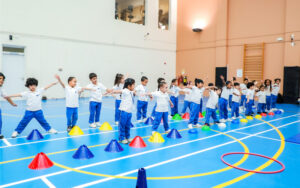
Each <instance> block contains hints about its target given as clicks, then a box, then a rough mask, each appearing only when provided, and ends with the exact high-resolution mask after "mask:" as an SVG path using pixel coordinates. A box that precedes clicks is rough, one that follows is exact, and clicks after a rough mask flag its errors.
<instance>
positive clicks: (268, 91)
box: [265, 86, 271, 96]
mask: <svg viewBox="0 0 300 188" xmlns="http://www.w3.org/2000/svg"><path fill="white" fill-rule="evenodd" d="M265 92H266V96H271V89H270V86H266V87H265Z"/></svg>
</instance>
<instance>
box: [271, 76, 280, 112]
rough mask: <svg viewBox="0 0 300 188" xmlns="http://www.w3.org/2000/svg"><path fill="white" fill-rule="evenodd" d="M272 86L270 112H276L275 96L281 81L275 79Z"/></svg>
mask: <svg viewBox="0 0 300 188" xmlns="http://www.w3.org/2000/svg"><path fill="white" fill-rule="evenodd" d="M274 82H275V83H274V84H273V86H272V92H271V110H273V111H274V110H277V109H276V101H277V96H278V93H279V90H280V82H281V79H280V78H276V79H275V80H274Z"/></svg>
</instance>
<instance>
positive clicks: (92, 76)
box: [89, 72, 97, 80]
mask: <svg viewBox="0 0 300 188" xmlns="http://www.w3.org/2000/svg"><path fill="white" fill-rule="evenodd" d="M95 77H97V74H96V73H93V72H92V73H90V75H89V78H90V80H91V79H92V78H95Z"/></svg>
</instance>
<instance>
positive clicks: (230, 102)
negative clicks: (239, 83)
mask: <svg viewBox="0 0 300 188" xmlns="http://www.w3.org/2000/svg"><path fill="white" fill-rule="evenodd" d="M235 82H236V78H235V77H232V81H231V83H233V84H234V83H235ZM233 89H234V88H231V90H230V94H229V100H228V103H229V104H228V105H229V110H232V92H233Z"/></svg>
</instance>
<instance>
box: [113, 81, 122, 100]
mask: <svg viewBox="0 0 300 188" xmlns="http://www.w3.org/2000/svg"><path fill="white" fill-rule="evenodd" d="M123 87H124V84H119V86H118V85H115V86H114V87H113V90H117V91H121V90H123ZM114 96H115V98H116V99H117V100H121V96H122V94H116V95H114Z"/></svg>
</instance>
